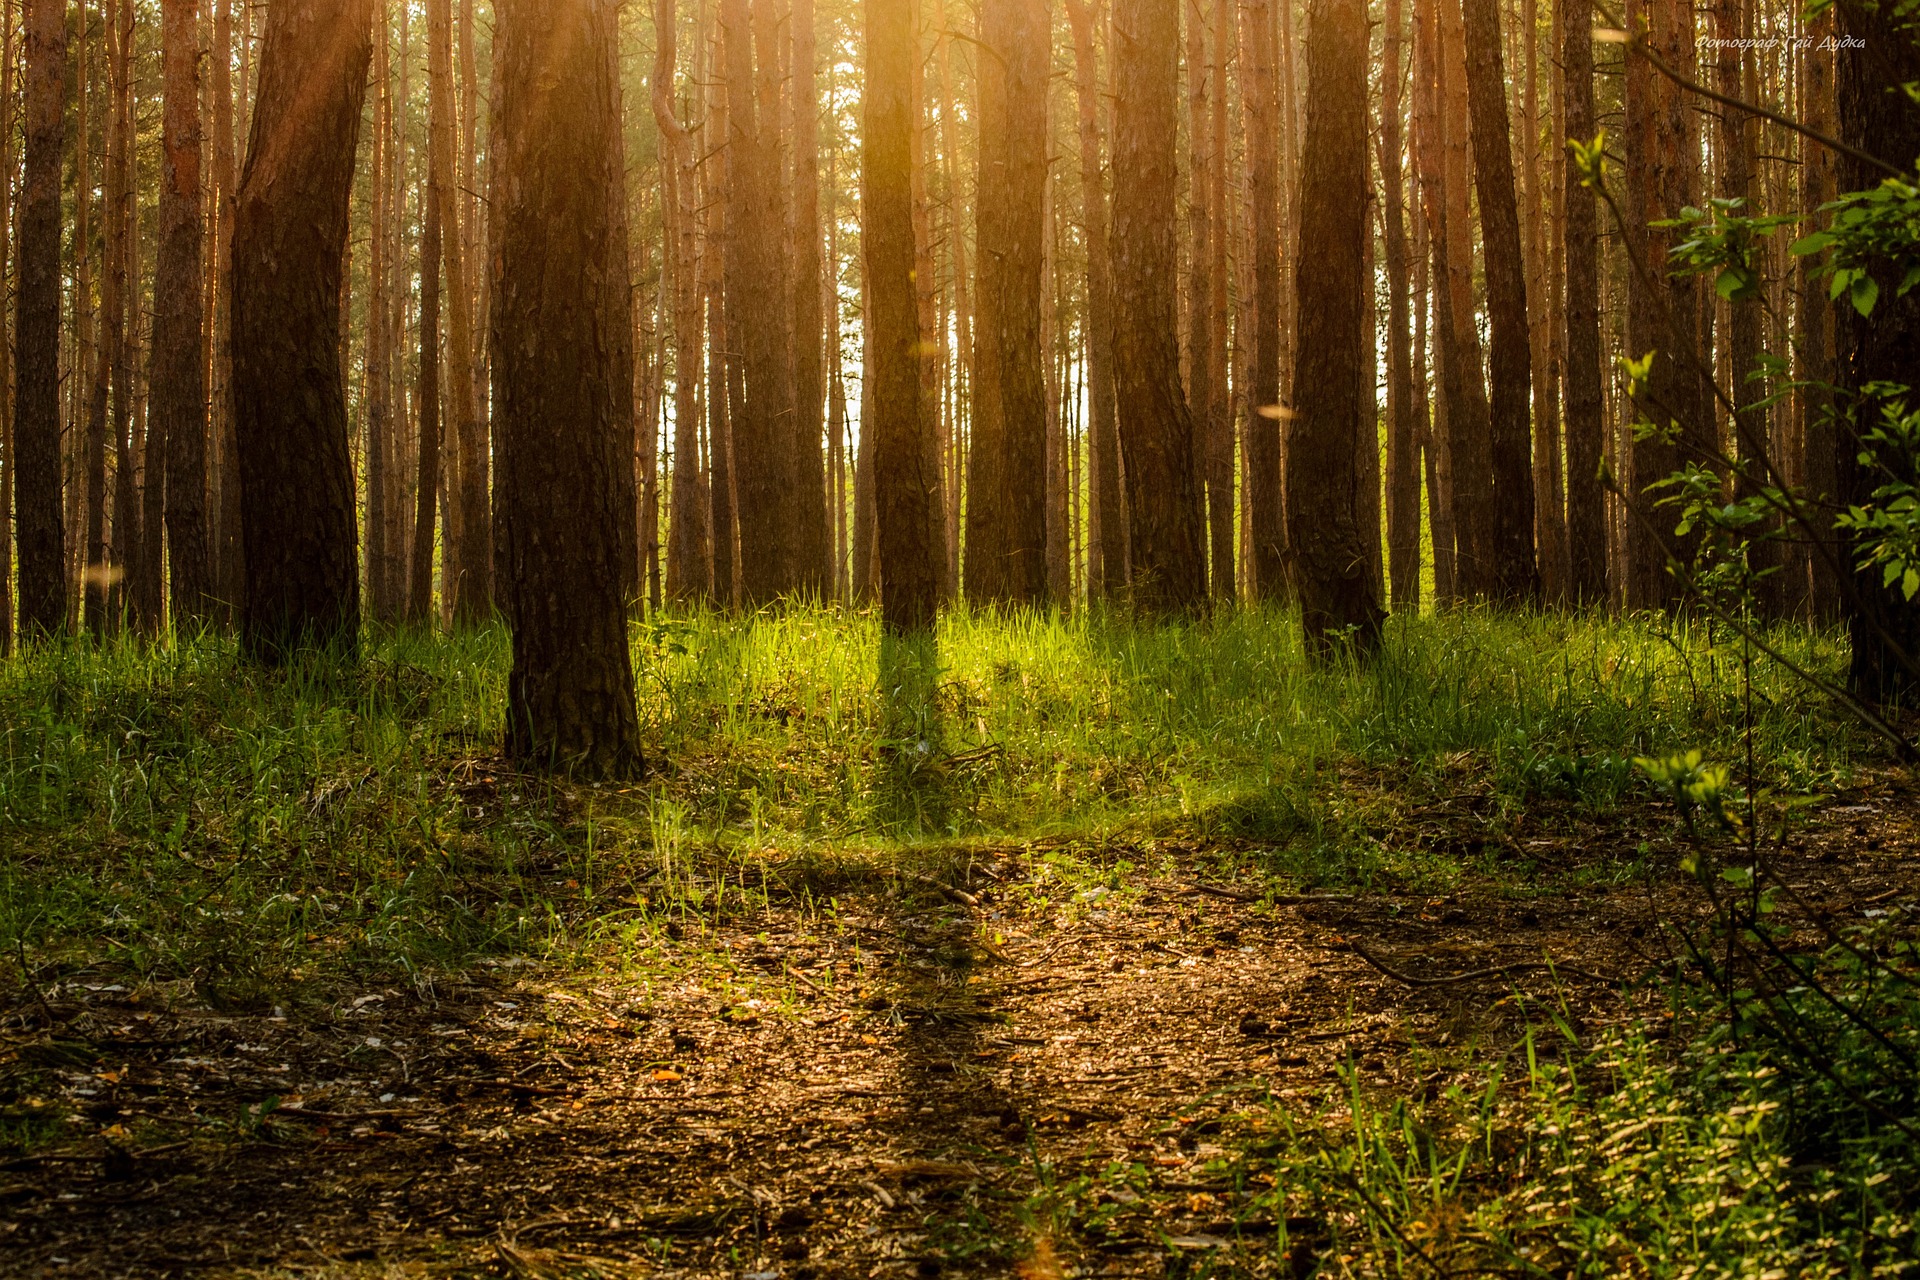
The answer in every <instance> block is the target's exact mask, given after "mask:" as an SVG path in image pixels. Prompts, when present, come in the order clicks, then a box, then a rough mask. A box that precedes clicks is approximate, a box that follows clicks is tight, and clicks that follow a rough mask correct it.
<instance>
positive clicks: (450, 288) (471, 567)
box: [422, 0, 493, 625]
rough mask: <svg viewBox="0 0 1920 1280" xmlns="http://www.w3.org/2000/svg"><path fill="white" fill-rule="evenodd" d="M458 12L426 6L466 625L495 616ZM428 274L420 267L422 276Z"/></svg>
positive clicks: (445, 394)
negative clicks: (458, 88) (461, 175)
mask: <svg viewBox="0 0 1920 1280" xmlns="http://www.w3.org/2000/svg"><path fill="white" fill-rule="evenodd" d="M453 45H454V40H453V11H452V4H451V0H428V3H427V67H428V73H427V78H428V85H429V93H430V97H431V102H430V112H429V114H430V116H431V121H430V126H429V127H430V129H431V141H430V143H429V147H428V150H429V152H430V156H431V158H430V160H429V164H430V166H431V168H432V182H433V185H434V187H435V188H436V189H437V192H438V196H439V199H438V204H439V208H440V221H441V226H440V256H441V262H442V264H443V265H444V268H445V271H446V297H445V306H446V313H447V355H446V359H447V379H446V385H445V386H444V387H443V388H442V389H441V399H442V401H443V402H444V404H445V406H446V410H447V413H446V418H447V425H448V427H449V428H450V429H451V433H452V436H453V441H454V452H453V458H454V460H455V463H456V465H455V466H454V467H453V468H451V469H450V472H449V474H450V475H454V476H457V477H458V478H457V482H455V483H457V486H458V487H457V490H454V491H453V492H457V494H458V498H457V501H456V502H455V504H454V510H455V511H456V512H457V516H458V521H459V524H458V528H457V529H453V530H450V531H449V533H450V534H451V536H450V537H449V538H448V541H453V540H454V539H456V538H457V539H458V542H459V551H458V554H457V559H458V562H459V576H458V577H457V578H456V579H455V580H454V582H453V583H452V587H453V593H454V616H455V618H456V619H457V620H458V621H460V622H462V623H466V624H469V625H474V624H478V623H481V622H484V621H486V620H487V618H488V617H490V616H491V614H492V612H493V591H492V581H491V580H492V566H493V552H492V546H491V543H492V537H493V534H492V517H491V515H490V514H489V509H488V500H487V472H488V469H489V464H488V460H487V442H486V433H485V430H484V428H483V426H482V424H481V422H480V417H479V413H478V411H477V410H476V408H475V405H474V399H473V391H474V377H473V353H474V341H473V293H472V290H471V287H470V286H469V284H468V279H467V257H466V249H467V246H466V237H465V233H464V231H463V229H462V226H461V219H460V213H461V209H462V206H463V205H464V204H465V203H466V201H465V199H464V198H463V197H462V196H461V194H460V190H459V187H458V185H457V184H456V182H455V170H456V165H457V157H458V154H459V152H458V150H457V147H458V140H457V138H456V136H455V120H454V84H453ZM426 269H427V268H425V267H422V270H423V271H424V270H426Z"/></svg>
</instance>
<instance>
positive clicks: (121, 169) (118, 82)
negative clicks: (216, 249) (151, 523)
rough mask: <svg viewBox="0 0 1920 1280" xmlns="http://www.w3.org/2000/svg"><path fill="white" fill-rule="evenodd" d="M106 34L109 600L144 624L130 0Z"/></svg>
mask: <svg viewBox="0 0 1920 1280" xmlns="http://www.w3.org/2000/svg"><path fill="white" fill-rule="evenodd" d="M103 13H104V17H105V26H106V35H107V112H108V116H107V128H106V134H107V172H106V182H105V184H104V185H105V187H106V206H105V209H104V210H103V212H104V215H105V217H104V221H105V224H106V225H105V228H104V230H105V236H104V240H105V248H106V254H105V257H106V261H105V263H104V267H105V271H104V273H103V274H102V276H101V279H100V310H101V326H100V329H101V332H100V363H99V373H98V374H97V375H96V377H97V381H96V383H95V388H94V394H95V396H96V397H102V398H104V397H107V396H109V395H111V410H110V414H109V417H108V426H107V429H108V431H110V432H111V433H112V437H113V451H114V469H113V537H112V540H111V541H110V542H109V543H108V551H107V556H108V563H109V564H110V565H112V566H113V567H114V568H115V569H117V571H118V572H117V576H116V579H115V581H114V583H113V587H112V592H111V595H110V597H109V602H108V612H109V613H110V614H111V615H112V620H113V621H114V622H115V623H117V624H118V625H120V626H122V627H144V625H145V621H146V620H145V618H144V616H143V615H144V606H145V605H146V604H148V603H149V596H148V590H149V588H148V581H149V574H148V565H147V563H146V555H145V548H144V539H143V537H142V533H143V530H142V529H141V522H140V515H141V512H140V490H139V487H138V483H137V481H138V476H139V464H138V461H137V455H136V453H135V449H136V445H137V442H136V441H135V439H134V436H133V355H132V351H133V343H134V338H133V336H132V335H131V334H129V332H128V320H129V319H130V318H131V317H133V316H137V315H138V312H137V310H135V309H134V308H133V307H132V302H133V299H134V297H135V296H136V294H137V292H138V274H137V273H136V272H135V270H134V265H133V249H134V240H133V237H134V231H135V227H136V223H135V222H134V218H133V195H134V192H133V181H132V178H133V141H132V137H131V134H132V131H133V129H132V125H133V108H132V87H131V81H132V72H133V56H132V47H131V46H132V43H133V40H132V37H133V6H132V4H131V2H130V0H108V3H107V4H106V5H105V6H104V7H103Z"/></svg>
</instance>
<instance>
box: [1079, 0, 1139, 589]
mask: <svg viewBox="0 0 1920 1280" xmlns="http://www.w3.org/2000/svg"><path fill="white" fill-rule="evenodd" d="M1097 13H1098V10H1097V7H1096V5H1095V4H1094V3H1093V0H1067V19H1068V21H1069V23H1070V24H1071V25H1072V28H1073V71H1074V93H1075V99H1076V102H1077V103H1078V106H1079V127H1080V138H1079V141H1080V193H1081V202H1082V209H1081V218H1082V221H1083V222H1084V223H1085V226H1086V236H1087V379H1088V381H1089V382H1090V383H1091V384H1092V385H1091V388H1090V390H1089V393H1088V396H1087V405H1088V408H1087V434H1088V454H1089V457H1090V468H1089V469H1090V471H1091V473H1092V484H1091V485H1090V486H1089V499H1090V513H1089V518H1088V522H1087V523H1088V529H1089V531H1090V533H1091V535H1092V537H1091V542H1092V550H1091V552H1090V554H1089V555H1088V557H1087V577H1088V579H1089V581H1088V588H1087V589H1088V594H1089V595H1090V596H1092V597H1095V598H1116V597H1118V596H1119V595H1120V593H1121V592H1122V591H1123V590H1124V589H1125V588H1126V583H1127V521H1126V513H1125V510H1124V507H1123V505H1122V504H1123V502H1124V499H1123V497H1122V490H1121V481H1120V436H1119V427H1118V414H1119V409H1118V406H1117V404H1116V403H1115V399H1114V381H1113V276H1112V259H1111V256H1110V254H1111V247H1110V245H1109V243H1108V236H1107V180H1106V173H1105V171H1104V169H1103V168H1102V166H1101V163H1100V159H1101V147H1100V73H1099V64H1098V61H1097V53H1096V50H1095V45H1094V20H1095V18H1096V16H1097Z"/></svg>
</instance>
